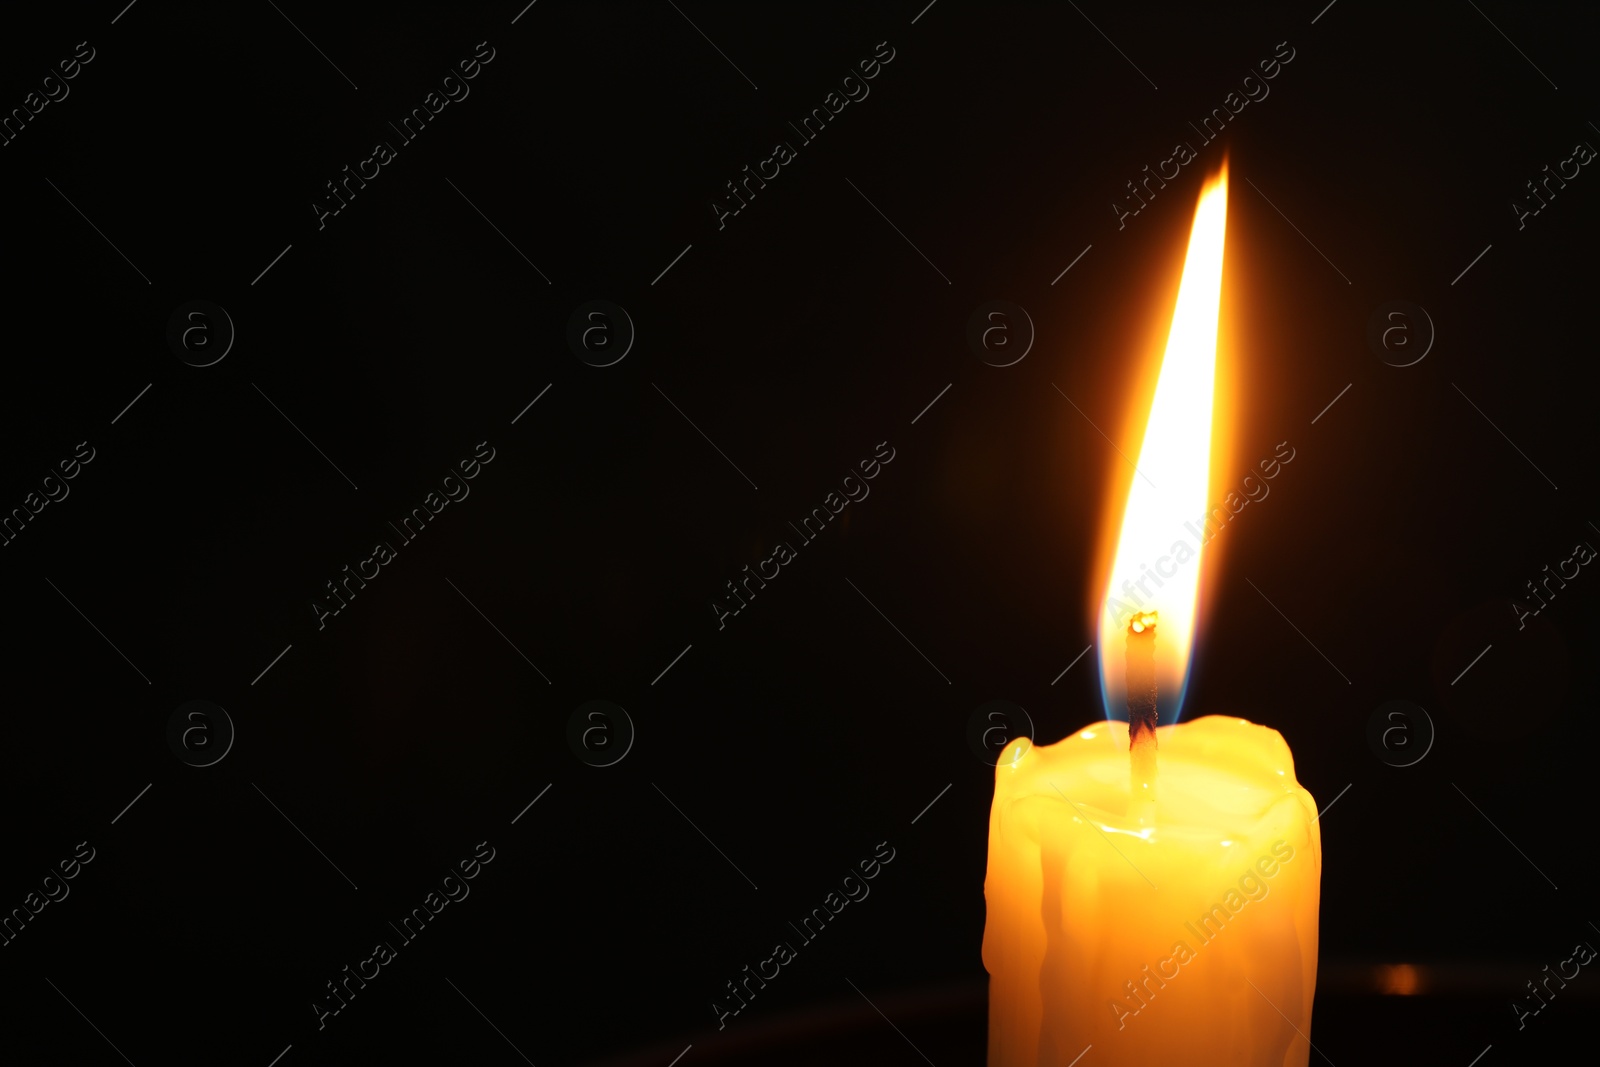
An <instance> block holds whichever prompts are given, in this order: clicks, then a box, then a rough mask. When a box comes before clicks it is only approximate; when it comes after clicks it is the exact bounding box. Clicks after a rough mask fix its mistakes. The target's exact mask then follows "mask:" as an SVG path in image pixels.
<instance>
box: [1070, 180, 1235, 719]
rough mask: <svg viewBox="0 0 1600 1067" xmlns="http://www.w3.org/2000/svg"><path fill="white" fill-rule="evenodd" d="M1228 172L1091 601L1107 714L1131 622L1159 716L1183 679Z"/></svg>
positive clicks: (1188, 259)
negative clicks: (1150, 624)
mask: <svg viewBox="0 0 1600 1067" xmlns="http://www.w3.org/2000/svg"><path fill="white" fill-rule="evenodd" d="M1227 216H1228V170H1227V164H1226V163H1224V164H1223V166H1222V169H1221V170H1220V171H1219V172H1218V173H1217V174H1216V175H1215V176H1214V177H1212V178H1211V179H1210V180H1209V181H1207V182H1206V184H1205V186H1204V187H1203V188H1202V189H1201V191H1200V202H1199V205H1198V206H1197V207H1196V208H1195V213H1194V225H1193V228H1192V229H1191V230H1190V233H1189V249H1188V253H1187V255H1186V256H1185V259H1184V263H1183V279H1182V281H1181V283H1180V284H1179V287H1178V299H1177V304H1176V306H1175V307H1174V308H1173V312H1172V326H1171V329H1170V330H1169V332H1168V334H1167V344H1166V350H1165V352H1164V353H1163V355H1162V358H1161V372H1160V376H1159V378H1158V379H1157V381H1156V388H1155V396H1154V398H1153V399H1152V401H1151V403H1150V407H1149V414H1148V417H1147V419H1146V422H1145V428H1144V435H1143V443H1142V444H1141V445H1140V448H1139V458H1138V462H1137V463H1136V464H1135V470H1134V472H1133V474H1132V477H1131V480H1130V482H1129V489H1128V499H1127V505H1126V507H1125V508H1124V509H1123V512H1122V526H1121V530H1120V533H1119V536H1118V539H1117V547H1116V554H1115V559H1114V562H1113V563H1112V566H1111V571H1110V573H1109V574H1108V575H1107V581H1106V585H1105V596H1104V598H1103V599H1102V601H1101V604H1100V608H1099V623H1098V629H1099V641H1098V644H1099V649H1100V653H1099V654H1100V691H1101V696H1102V697H1103V699H1104V701H1105V705H1106V714H1107V716H1108V717H1110V718H1115V719H1125V718H1126V717H1127V703H1126V702H1127V692H1126V684H1125V682H1124V666H1123V662H1124V661H1123V657H1124V654H1125V648H1126V643H1127V634H1128V630H1129V628H1130V624H1131V625H1132V626H1133V628H1134V629H1135V631H1136V632H1137V631H1138V629H1139V620H1141V619H1142V618H1143V617H1144V615H1145V614H1146V613H1152V612H1154V613H1159V615H1160V626H1159V627H1158V628H1157V631H1156V651H1155V659H1156V684H1157V689H1158V692H1159V711H1160V721H1161V722H1163V723H1170V722H1173V721H1175V720H1176V719H1177V717H1178V711H1179V708H1180V706H1181V705H1182V702H1183V689H1184V686H1185V684H1186V683H1187V680H1188V673H1189V658H1190V652H1191V649H1192V647H1193V643H1194V634H1195V620H1196V610H1197V605H1198V602H1199V591H1200V554H1201V550H1202V547H1203V543H1204V541H1205V540H1206V539H1207V538H1206V536H1205V534H1204V532H1203V531H1204V529H1205V523H1206V519H1207V517H1208V515H1207V500H1208V489H1209V481H1210V479H1209V474H1210V471H1209V467H1210V459H1211V425H1212V407H1213V400H1214V397H1213V393H1214V383H1215V379H1216V363H1217V320H1218V313H1219V307H1220V304H1221V294H1222V248H1223V238H1224V235H1225V233H1226V230H1227Z"/></svg>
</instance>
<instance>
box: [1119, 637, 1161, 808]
mask: <svg viewBox="0 0 1600 1067" xmlns="http://www.w3.org/2000/svg"><path fill="white" fill-rule="evenodd" d="M1155 652H1156V613H1155V612H1153V611H1146V612H1140V613H1139V614H1136V615H1135V616H1134V617H1133V618H1132V620H1130V621H1129V623H1128V644H1127V651H1126V654H1125V656H1124V664H1125V671H1126V673H1125V678H1126V681H1127V686H1128V755H1129V759H1130V763H1131V766H1130V777H1129V783H1130V796H1131V797H1132V798H1133V799H1134V800H1135V801H1136V802H1139V801H1144V802H1151V801H1154V800H1155V796H1156V659H1155Z"/></svg>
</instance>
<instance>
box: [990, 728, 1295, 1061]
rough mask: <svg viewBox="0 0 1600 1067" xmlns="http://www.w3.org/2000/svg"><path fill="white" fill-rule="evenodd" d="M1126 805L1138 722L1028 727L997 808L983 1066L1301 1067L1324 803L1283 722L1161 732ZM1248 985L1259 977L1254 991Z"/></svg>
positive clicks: (999, 770) (1011, 754)
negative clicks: (1140, 784) (1044, 735)
mask: <svg viewBox="0 0 1600 1067" xmlns="http://www.w3.org/2000/svg"><path fill="white" fill-rule="evenodd" d="M1155 739H1156V746H1157V749H1158V751H1159V753H1160V756H1159V759H1160V777H1159V783H1160V785H1159V794H1158V796H1157V798H1156V800H1155V801H1153V802H1151V806H1152V807H1153V810H1150V811H1143V810H1141V809H1142V808H1143V807H1145V804H1144V803H1143V802H1141V803H1140V804H1139V805H1133V804H1130V789H1129V774H1128V765H1129V758H1128V756H1129V753H1128V726H1127V724H1126V723H1122V722H1116V721H1111V722H1103V723H1097V724H1095V725H1093V726H1088V727H1085V728H1084V729H1082V730H1079V731H1078V732H1077V733H1075V734H1073V735H1072V736H1071V737H1068V738H1066V739H1065V740H1063V741H1060V742H1058V743H1056V744H1054V745H1044V746H1037V747H1029V744H1028V741H1027V739H1026V738H1018V739H1017V740H1016V741H1013V742H1012V743H1011V744H1010V745H1008V746H1007V747H1006V749H1005V751H1004V752H1003V753H1002V754H1001V758H1000V762H999V764H998V766H997V767H996V775H995V791H994V806H993V809H992V810H991V812H990V815H989V868H988V875H987V878H986V880H985V882H984V896H985V897H986V898H987V901H988V909H989V916H988V922H987V924H986V925H985V927H984V931H983V962H984V965H985V966H986V967H987V968H988V970H989V975H990V979H989V1067H1024V1065H1026V1067H1037V1065H1046V1064H1048V1065H1050V1067H1066V1065H1067V1064H1070V1063H1072V1062H1073V1060H1074V1058H1075V1057H1077V1056H1078V1055H1079V1054H1080V1053H1082V1052H1083V1050H1084V1049H1085V1048H1086V1047H1087V1046H1089V1045H1093V1046H1094V1054H1093V1060H1092V1061H1088V1060H1086V1061H1085V1062H1086V1063H1091V1062H1092V1065H1093V1067H1105V1065H1113V1064H1129V1065H1135V1064H1137V1065H1146V1067H1147V1065H1152V1064H1162V1063H1173V1064H1183V1065H1184V1067H1202V1065H1207V1064H1216V1065H1218V1067H1268V1065H1270V1067H1289V1065H1298V1067H1304V1065H1305V1063H1306V1062H1307V1056H1308V1054H1309V1052H1310V1039H1309V1035H1310V1032H1311V998H1312V994H1313V991H1314V989H1315V984H1316V969H1317V897H1318V885H1319V882H1320V880H1321V873H1322V846H1321V838H1320V835H1319V833H1318V828H1317V824H1316V823H1315V822H1314V821H1313V820H1314V819H1315V817H1316V804H1315V802H1314V801H1313V800H1312V799H1311V794H1310V793H1308V792H1306V790H1305V789H1304V788H1302V787H1301V786H1300V785H1299V783H1297V782H1296V781H1295V777H1294V761H1293V758H1292V757H1291V756H1290V754H1289V746H1288V745H1286V744H1285V743H1284V741H1283V738H1282V737H1281V736H1280V735H1279V734H1278V732H1277V731H1276V730H1272V729H1269V728H1267V727H1264V726H1257V725H1255V724H1253V723H1249V722H1246V721H1245V720H1244V719H1237V718H1229V717H1223V716H1218V715H1208V716H1205V717H1203V718H1200V719H1196V720H1194V721H1192V722H1187V723H1182V724H1179V725H1174V726H1160V727H1157V728H1156V730H1155ZM1252 986H1253V987H1254V988H1252Z"/></svg>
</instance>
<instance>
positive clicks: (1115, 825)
mask: <svg viewBox="0 0 1600 1067" xmlns="http://www.w3.org/2000/svg"><path fill="white" fill-rule="evenodd" d="M1226 219H1227V170H1226V166H1224V168H1223V170H1222V172H1221V173H1220V174H1219V175H1218V176H1216V177H1215V178H1213V179H1212V180H1211V181H1210V182H1208V183H1207V185H1206V187H1205V188H1204V189H1203V190H1202V192H1201V196H1200V203H1199V206H1198V207H1197V209H1196V211H1195V220H1194V226H1193V229H1192V231H1191V233H1190V239H1189V249H1188V253H1187V256H1186V258H1185V261H1184V268H1183V278H1182V282H1181V284H1180V286H1179V291H1178V299H1177V304H1176V307H1175V309H1174V311H1173V317H1172V326H1171V329H1170V331H1169V334H1168V338H1167V346H1166V349H1165V352H1164V354H1163V356H1162V363H1161V372H1160V376H1159V378H1158V380H1157V383H1156V390H1155V396H1154V398H1153V400H1152V401H1151V403H1150V406H1149V416H1148V420H1147V423H1146V426H1145V434H1144V441H1143V444H1142V446H1141V448H1140V451H1139V461H1138V463H1137V464H1136V465H1135V466H1136V471H1137V475H1138V477H1137V478H1130V482H1129V489H1128V496H1127V503H1126V506H1125V508H1124V509H1123V513H1122V523H1121V527H1120V530H1119V531H1118V537H1117V541H1116V548H1115V552H1114V554H1113V555H1114V558H1113V562H1112V564H1111V566H1110V568H1109V573H1108V578H1107V582H1106V585H1105V596H1104V598H1103V599H1102V600H1101V601H1100V602H1099V603H1098V604H1097V608H1096V611H1097V614H1098V615H1099V633H1100V642H1099V643H1100V665H1101V672H1100V674H1101V692H1102V694H1103V696H1104V698H1105V701H1106V704H1107V709H1108V712H1110V711H1114V710H1118V709H1122V708H1125V709H1126V712H1127V715H1128V721H1127V722H1120V721H1115V720H1111V721H1106V722H1100V723H1096V724H1094V725H1091V726H1087V727H1085V728H1083V729H1081V730H1079V731H1078V732H1077V733H1075V734H1073V735H1072V736H1071V737H1068V738H1066V739H1065V740H1062V741H1060V742H1057V743H1056V744H1053V745H1046V746H1034V745H1032V744H1031V742H1029V741H1028V739H1027V738H1019V739H1018V740H1016V741H1014V742H1012V743H1011V744H1010V745H1008V746H1007V747H1006V749H1005V750H1004V751H1003V752H1002V754H1001V758H1000V761H999V763H998V764H997V765H996V767H995V791H994V804H993V807H992V809H991V811H990V815H989V863H988V872H987V876H986V879H985V882H984V896H985V899H986V901H987V905H988V920H987V923H986V925H985V927H984V934H983V961H984V965H985V967H987V968H988V971H989V975H990V984H989V1067H1046V1065H1048V1067H1069V1065H1070V1064H1073V1063H1076V1062H1077V1060H1078V1059H1079V1058H1080V1057H1082V1056H1084V1055H1085V1053H1086V1052H1087V1051H1088V1050H1089V1049H1091V1048H1092V1049H1094V1054H1093V1057H1092V1059H1090V1060H1087V1061H1085V1062H1086V1065H1092V1067H1114V1065H1118V1064H1127V1065H1130V1067H1131V1065H1139V1067H1147V1065H1151V1064H1161V1063H1181V1064H1184V1065H1185V1067H1205V1065H1211V1064H1215V1065H1217V1067H1305V1064H1306V1063H1307V1062H1308V1058H1309V1055H1310V1051H1311V1041H1310V1032H1311V1003H1312V998H1313V995H1314V993H1315V988H1316V968H1317V906H1318V896H1319V887H1320V883H1321V876H1322V843H1321V836H1320V832H1319V830H1318V827H1317V822H1316V817H1317V808H1316V802H1315V801H1314V800H1313V799H1312V797H1311V794H1310V793H1309V792H1307V791H1306V790H1305V789H1304V788H1303V787H1302V786H1301V785H1300V784H1299V782H1298V781H1296V779H1295V774H1294V760H1293V757H1292V756H1291V754H1290V752H1289V746H1288V745H1287V744H1285V742H1284V740H1283V737H1282V736H1281V735H1280V734H1279V733H1278V732H1277V731H1276V730H1272V729H1269V728H1267V727H1264V726H1257V725H1255V724H1253V723H1250V722H1247V721H1245V720H1244V719H1239V718H1232V717H1224V716H1217V715H1208V716H1205V717H1203V718H1199V719H1196V720H1194V721H1193V722H1188V723H1183V724H1177V723H1175V722H1174V721H1173V720H1175V719H1176V718H1177V713H1178V709H1179V706H1180V704H1181V703H1182V699H1183V691H1184V685H1185V682H1186V680H1187V675H1188V667H1189V660H1190V652H1191V649H1192V647H1193V638H1194V632H1195V623H1196V620H1197V618H1198V616H1199V610H1198V609H1199V572H1200V558H1199V557H1200V555H1201V549H1202V547H1203V545H1204V541H1205V540H1207V539H1206V538H1204V537H1201V536H1198V535H1195V536H1190V535H1189V534H1192V533H1193V530H1194V528H1193V522H1194V521H1195V519H1196V517H1197V516H1199V517H1200V518H1199V521H1200V523H1201V525H1202V527H1204V525H1205V522H1206V515H1207V511H1206V508H1207V503H1206V497H1207V489H1208V476H1209V474H1208V462H1209V457H1210V449H1209V444H1210V437H1211V422H1212V418H1211V415H1212V393H1213V382H1214V378H1215V364H1216V336H1217V316H1218V306H1219V302H1220V293H1221V283H1222V251H1223V238H1224V233H1225V230H1226ZM1184 531H1189V533H1185V532H1184ZM1152 564H1153V566H1152ZM1163 720H1164V721H1166V722H1167V723H1168V725H1159V723H1160V722H1161V721H1163Z"/></svg>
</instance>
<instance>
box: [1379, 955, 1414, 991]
mask: <svg viewBox="0 0 1600 1067" xmlns="http://www.w3.org/2000/svg"><path fill="white" fill-rule="evenodd" d="M1378 982H1379V987H1380V989H1381V991H1382V992H1383V993H1385V994H1388V995H1390V996H1400V997H1408V996H1411V995H1412V994H1414V993H1416V992H1418V991H1419V990H1420V989H1421V988H1422V981H1421V977H1420V976H1419V975H1418V974H1417V969H1416V968H1415V967H1413V966H1411V964H1409V963H1391V964H1387V965H1386V966H1384V967H1382V968H1380V969H1379V972H1378Z"/></svg>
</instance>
